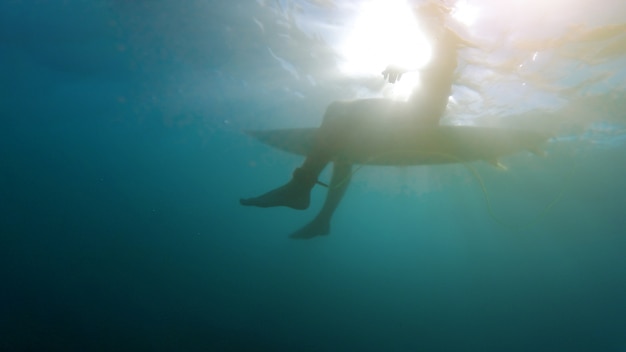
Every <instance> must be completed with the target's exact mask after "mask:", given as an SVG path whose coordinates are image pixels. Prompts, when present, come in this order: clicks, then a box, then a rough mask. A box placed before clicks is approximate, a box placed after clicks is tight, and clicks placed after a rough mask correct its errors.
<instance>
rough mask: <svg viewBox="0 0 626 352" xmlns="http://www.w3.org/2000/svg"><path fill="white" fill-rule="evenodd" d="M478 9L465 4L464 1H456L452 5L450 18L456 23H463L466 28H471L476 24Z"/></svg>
mask: <svg viewBox="0 0 626 352" xmlns="http://www.w3.org/2000/svg"><path fill="white" fill-rule="evenodd" d="M478 12H479V11H478V9H477V8H476V7H474V6H472V5H470V4H468V3H467V1H466V0H464V1H458V2H457V3H456V4H455V5H454V9H453V10H452V14H451V15H452V18H454V19H455V20H456V21H457V22H459V23H463V24H464V25H466V26H471V25H473V24H474V22H476V19H477V18H478Z"/></svg>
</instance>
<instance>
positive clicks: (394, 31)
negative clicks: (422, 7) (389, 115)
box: [339, 0, 431, 95]
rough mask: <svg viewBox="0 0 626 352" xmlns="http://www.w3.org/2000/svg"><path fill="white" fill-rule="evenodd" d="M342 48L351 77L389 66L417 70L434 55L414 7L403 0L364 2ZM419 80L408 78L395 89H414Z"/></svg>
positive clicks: (377, 72)
mask: <svg viewBox="0 0 626 352" xmlns="http://www.w3.org/2000/svg"><path fill="white" fill-rule="evenodd" d="M339 51H340V56H341V57H342V59H343V62H342V64H341V66H340V69H341V71H342V72H343V73H345V74H347V75H351V76H378V75H380V73H381V72H382V71H383V70H384V69H385V67H387V66H388V65H396V66H400V67H403V68H406V69H409V70H415V69H418V68H420V67H421V66H423V65H425V64H426V63H427V62H428V60H429V58H430V55H431V47H430V44H429V43H428V41H427V39H426V37H425V36H424V34H423V33H422V32H421V30H420V28H419V26H418V23H417V20H416V18H415V16H414V15H413V11H412V9H411V7H410V6H409V5H408V4H407V3H406V2H405V1H402V0H375V1H371V2H368V3H365V4H363V5H362V7H361V9H360V11H359V15H358V17H357V18H356V21H355V23H354V25H353V27H352V28H351V30H350V31H349V34H348V35H347V37H346V39H345V41H344V42H343V44H342V45H341V47H340V49H339ZM417 82H418V80H417V79H416V78H411V77H406V79H404V78H403V80H402V81H401V82H400V83H401V84H398V85H397V87H395V88H397V90H402V91H406V92H410V91H411V89H412V88H413V87H414V86H415V85H416V84H417ZM400 95H402V94H401V93H400Z"/></svg>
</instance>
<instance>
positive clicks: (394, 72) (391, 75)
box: [382, 65, 405, 83]
mask: <svg viewBox="0 0 626 352" xmlns="http://www.w3.org/2000/svg"><path fill="white" fill-rule="evenodd" d="M404 72H405V70H403V69H401V68H400V67H398V66H393V65H389V66H387V68H386V69H385V70H384V71H383V72H382V74H383V77H384V78H385V80H387V81H389V83H396V82H397V81H399V80H400V78H402V75H403V74H404Z"/></svg>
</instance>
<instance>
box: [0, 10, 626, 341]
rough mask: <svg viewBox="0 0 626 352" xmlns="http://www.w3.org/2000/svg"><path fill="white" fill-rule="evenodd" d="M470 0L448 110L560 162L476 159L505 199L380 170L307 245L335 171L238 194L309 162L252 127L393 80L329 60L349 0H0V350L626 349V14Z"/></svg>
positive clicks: (314, 113)
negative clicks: (462, 76)
mask: <svg viewBox="0 0 626 352" xmlns="http://www.w3.org/2000/svg"><path fill="white" fill-rule="evenodd" d="M469 3H470V4H473V5H475V6H477V7H478V8H480V9H481V11H483V12H482V13H484V16H483V17H479V18H478V20H477V24H476V25H475V28H474V29H473V30H472V31H470V32H471V33H470V36H471V35H473V36H474V37H475V38H479V40H480V41H481V42H482V43H486V44H487V46H490V48H491V50H492V51H491V52H489V53H488V54H475V55H477V56H476V57H474V59H476V60H477V61H478V62H479V63H477V64H476V63H475V64H467V63H466V64H462V67H461V68H462V70H465V72H466V73H467V77H469V78H468V79H469V81H471V82H473V83H474V85H475V86H477V87H481V89H482V90H480V89H479V90H478V91H480V94H479V93H472V92H471V90H470V89H468V88H463V87H461V86H459V87H457V88H455V97H456V98H457V100H458V101H459V102H460V103H459V104H458V105H457V106H455V107H453V108H452V112H451V113H450V114H449V116H447V117H446V119H447V121H448V122H449V123H463V124H468V123H469V124H491V125H498V126H507V125H509V124H511V125H520V124H521V125H525V126H534V127H538V128H550V129H551V130H554V131H557V134H556V138H553V139H551V140H550V141H549V142H548V143H547V144H546V145H545V150H546V151H547V153H548V155H547V156H546V157H545V158H541V157H537V156H534V155H532V154H530V153H522V154H520V155H516V156H512V157H510V158H505V159H503V160H501V161H502V162H503V164H505V165H506V166H507V168H508V171H502V170H499V169H496V168H493V167H492V166H491V165H489V164H486V163H475V164H472V165H473V167H474V168H476V170H477V171H478V172H479V175H480V177H481V178H482V180H483V181H484V182H485V185H486V188H487V192H488V193H487V195H488V197H487V198H485V194H484V193H483V191H482V189H481V187H480V185H479V183H478V180H477V179H476V178H475V177H474V176H473V174H472V172H470V171H468V169H466V168H465V166H463V165H451V166H437V167H420V168H393V167H392V168H365V169H363V170H362V171H359V172H358V173H357V174H356V175H355V177H354V182H353V184H352V185H351V188H350V189H349V191H348V193H347V195H346V199H345V201H344V202H343V204H342V205H341V207H340V208H339V210H338V212H337V214H336V217H335V219H334V221H333V224H332V234H331V235H330V236H328V237H323V238H316V239H313V240H310V241H294V240H290V239H288V238H287V235H288V234H289V233H290V232H292V231H294V230H296V229H298V228H299V227H300V226H302V225H304V224H305V223H306V222H307V221H309V220H310V219H311V218H312V217H313V215H314V214H315V211H317V209H318V208H319V206H320V205H321V202H322V201H323V197H324V195H325V190H324V189H323V188H319V187H318V188H316V189H315V190H314V192H313V203H312V207H311V209H310V210H307V211H304V212H296V211H293V210H289V209H282V208H281V209H250V208H243V207H241V206H240V205H239V204H238V199H239V197H241V196H251V195H255V194H258V193H261V192H263V191H266V190H269V189H271V188H272V187H275V186H278V185H279V184H281V183H282V182H285V181H286V180H288V179H289V176H290V174H291V171H292V170H293V168H294V167H296V166H297V165H298V164H299V163H300V162H301V159H300V158H299V157H297V156H292V155H287V154H285V153H282V152H278V151H275V150H272V149H271V148H269V147H267V146H264V145H260V144H259V143H256V142H255V141H254V140H252V139H250V138H249V137H246V136H245V135H244V134H242V133H241V131H242V130H243V129H248V128H280V127H301V126H316V125H318V124H319V123H320V121H321V116H322V113H323V111H324V108H325V106H326V105H327V104H328V103H329V102H330V101H332V100H334V99H340V98H341V99H351V98H358V97H360V95H359V93H358V92H362V90H363V89H364V88H363V87H369V88H368V89H372V91H374V90H375V89H374V88H376V87H377V86H376V84H379V83H380V82H378V83H375V84H373V83H371V82H370V81H367V82H366V81H365V80H359V79H352V80H351V79H350V78H346V77H341V75H340V74H339V73H338V72H337V70H336V68H335V66H336V60H337V58H336V54H335V52H334V51H333V49H332V45H331V44H332V38H333V35H340V34H341V28H342V23H343V22H342V21H343V20H344V19H345V18H348V17H349V16H348V12H349V11H348V10H349V7H350V6H352V5H354V4H355V2H339V1H338V2H330V1H275V2H274V1H256V2H255V1H232V2H226V1H199V0H198V1H170V0H160V1H140V0H137V1H122V0H107V1H104V0H103V1H86V0H85V1H80V0H68V1H61V0H59V1H43V0H33V1H17V0H6V1H4V2H2V3H0V116H1V118H2V124H1V125H0V162H1V164H0V230H1V236H0V253H1V255H0V274H1V276H0V279H1V281H0V349H2V350H4V351H26V350H31V351H44V350H64V351H72V350H76V351H94V350H112V351H119V350H134V351H138V350H155V351H473V350H476V351H624V350H625V349H626V230H625V228H626V215H625V212H624V209H625V206H626V201H625V198H626V182H625V181H624V177H625V176H626V166H625V165H626V145H625V144H624V138H625V137H624V136H625V135H626V129H625V127H624V121H625V120H624V111H626V106H624V101H626V94H625V89H624V88H625V86H624V83H623V82H624V78H625V76H626V70H624V67H625V66H624V63H625V59H624V55H625V54H626V50H625V49H624V47H625V46H626V44H624V43H625V42H626V38H624V37H625V35H624V34H623V31H620V29H619V28H620V27H617V29H616V30H615V31H614V32H615V33H613V32H611V31H610V29H611V28H610V27H606V26H609V25H619V24H620V23H621V22H622V21H623V20H624V18H626V16H625V15H626V9H625V6H624V5H623V4H622V2H620V1H600V2H597V1H596V2H591V1H579V2H577V3H576V4H575V5H574V4H573V3H571V2H565V1H556V2H554V4H552V5H551V6H548V5H545V4H544V6H545V8H541V7H540V2H538V1H537V2H530V3H529V2H526V3H522V2H519V1H518V2H512V3H508V4H505V3H507V2H495V1H489V0H481V1H479V0H476V1H469ZM600 3H601V4H600ZM498 4H499V5H498ZM524 4H526V5H524ZM348 5H350V6H348ZM354 6H356V5H354ZM533 6H535V7H537V9H536V10H533ZM529 8H530V9H529ZM524 16H526V17H524ZM533 16H535V17H533ZM514 18H517V20H515V21H514V20H512V19H514ZM575 28H578V30H576V29H575ZM580 28H582V29H580ZM593 28H600V29H603V30H605V32H606V33H605V32H602V33H599V34H598V33H596V34H594V35H592V34H589V36H588V38H587V39H586V40H583V39H584V38H583V37H584V35H583V34H584V33H585V31H586V30H590V29H593ZM580 33H583V34H580ZM577 35H578V37H576V36H577ZM554 38H561V39H562V40H561V41H558V40H555V39H554ZM563 38H565V39H563ZM579 39H580V40H579ZM567 40H571V43H570V42H568V41H567ZM270 50H271V52H270ZM534 52H538V53H539V58H538V59H537V60H531V59H530V58H531V57H532V56H533V53H534ZM468 55H472V54H468ZM481 55H482V56H481ZM279 59H280V60H279ZM465 59H468V58H467V57H465ZM470 59H471V57H470ZM466 62H469V60H466ZM481 63H482V64H481ZM518 65H522V66H518ZM524 65H525V66H524ZM377 79H378V80H380V77H378V78H377ZM368 84H369V85H368ZM372 87H374V88H372ZM370 93H371V92H370ZM473 94H474V95H473ZM322 178H323V179H325V180H328V179H329V174H328V173H327V172H326V173H324V174H323V175H322ZM555 197H560V198H559V201H558V202H557V203H555V204H554V205H553V206H550V207H549V209H547V213H545V212H544V209H545V207H546V206H547V205H548V204H550V202H551V201H552V200H553V199H554V198H555ZM488 204H491V205H492V207H493V210H494V213H495V216H496V218H497V219H500V220H503V221H504V222H506V223H507V224H505V225H503V224H500V223H499V222H498V221H496V219H494V217H492V215H491V214H490V212H489V210H488V207H487V206H488ZM537 217H541V218H540V219H538V220H537ZM516 225H525V226H522V228H517V227H516Z"/></svg>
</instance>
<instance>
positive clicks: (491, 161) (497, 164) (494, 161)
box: [486, 159, 509, 171]
mask: <svg viewBox="0 0 626 352" xmlns="http://www.w3.org/2000/svg"><path fill="white" fill-rule="evenodd" d="M486 161H487V162H488V163H489V164H491V165H492V166H494V167H497V168H498V169H500V170H502V171H508V170H509V169H508V168H507V167H506V166H504V164H502V163H501V162H499V161H498V159H489V160H486Z"/></svg>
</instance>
